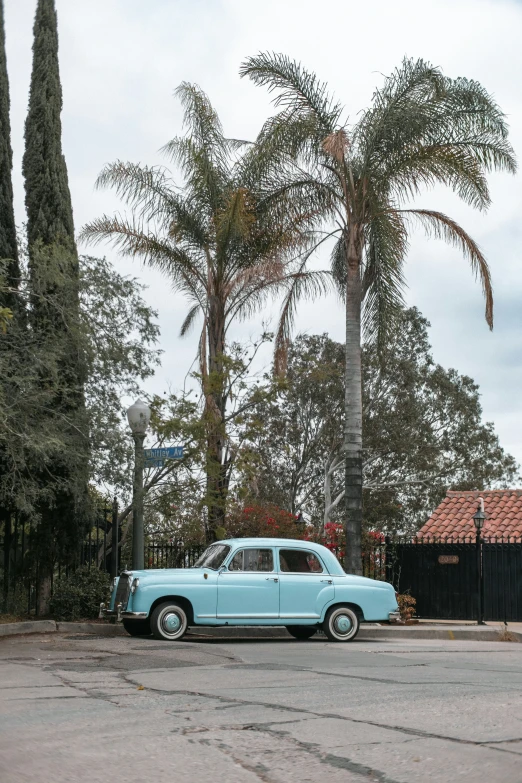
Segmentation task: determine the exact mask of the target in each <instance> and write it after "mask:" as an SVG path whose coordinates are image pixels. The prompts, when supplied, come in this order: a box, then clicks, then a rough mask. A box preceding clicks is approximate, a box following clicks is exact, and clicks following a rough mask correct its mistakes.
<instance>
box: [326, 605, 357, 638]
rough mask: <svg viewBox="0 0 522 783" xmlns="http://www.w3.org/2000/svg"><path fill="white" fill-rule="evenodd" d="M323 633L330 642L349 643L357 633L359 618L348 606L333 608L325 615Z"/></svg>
mask: <svg viewBox="0 0 522 783" xmlns="http://www.w3.org/2000/svg"><path fill="white" fill-rule="evenodd" d="M323 631H324V633H325V635H326V636H327V637H328V639H329V640H330V641H331V642H351V641H353V640H354V639H355V637H356V636H357V633H358V631H359V618H358V617H357V615H356V613H355V612H354V610H353V609H351V608H350V607H349V606H333V607H332V608H331V609H329V610H328V612H327V613H326V617H325V618H324V623H323Z"/></svg>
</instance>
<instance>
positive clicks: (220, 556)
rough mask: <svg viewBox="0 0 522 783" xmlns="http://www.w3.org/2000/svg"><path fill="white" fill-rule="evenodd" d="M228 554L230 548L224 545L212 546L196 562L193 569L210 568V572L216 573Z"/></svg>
mask: <svg viewBox="0 0 522 783" xmlns="http://www.w3.org/2000/svg"><path fill="white" fill-rule="evenodd" d="M229 552H230V547H229V546H227V545H226V544H212V546H209V547H208V549H205V551H204V552H203V554H202V555H201V557H199V558H198V559H197V560H196V562H195V563H194V568H212V570H214V571H217V569H218V568H219V567H220V566H222V565H223V561H224V559H225V557H226V556H227V555H228V553H229Z"/></svg>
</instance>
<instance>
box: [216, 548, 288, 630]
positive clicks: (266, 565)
mask: <svg viewBox="0 0 522 783" xmlns="http://www.w3.org/2000/svg"><path fill="white" fill-rule="evenodd" d="M217 616H218V618H220V619H223V620H227V621H236V622H238V623H241V622H246V621H249V620H258V621H262V620H270V619H275V618H277V617H278V616H279V574H278V573H277V570H275V569H274V550H273V549H272V548H271V547H245V548H243V549H239V550H237V551H236V552H235V554H234V555H233V557H232V560H231V561H230V562H229V564H228V568H226V569H225V570H223V571H221V572H220V574H219V576H218V601H217Z"/></svg>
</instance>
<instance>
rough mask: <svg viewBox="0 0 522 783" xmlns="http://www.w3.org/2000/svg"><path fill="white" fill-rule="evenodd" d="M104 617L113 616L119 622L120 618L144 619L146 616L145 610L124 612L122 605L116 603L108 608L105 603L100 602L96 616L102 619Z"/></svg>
mask: <svg viewBox="0 0 522 783" xmlns="http://www.w3.org/2000/svg"><path fill="white" fill-rule="evenodd" d="M105 617H115V618H116V621H117V622H118V623H120V622H121V621H122V620H145V619H146V618H147V617H148V614H147V612H124V611H123V609H122V605H121V604H118V605H117V606H116V607H115V608H114V609H108V608H107V606H106V604H104V603H101V604H100V612H99V614H98V618H99V619H100V620H103V619H104V618H105Z"/></svg>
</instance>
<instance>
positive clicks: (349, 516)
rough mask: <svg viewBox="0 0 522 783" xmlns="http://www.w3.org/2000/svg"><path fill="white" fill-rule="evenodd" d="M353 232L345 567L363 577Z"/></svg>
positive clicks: (350, 240)
mask: <svg viewBox="0 0 522 783" xmlns="http://www.w3.org/2000/svg"><path fill="white" fill-rule="evenodd" d="M355 236H356V230H355V228H352V229H351V231H350V232H349V234H347V237H346V242H347V259H348V261H347V281H346V367H345V382H346V388H345V415H344V456H345V470H346V473H345V509H346V523H345V524H346V554H345V561H344V567H345V570H346V571H347V572H348V573H350V574H362V552H361V530H362V373H361V264H360V258H359V253H358V252H357V247H356V241H355Z"/></svg>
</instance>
